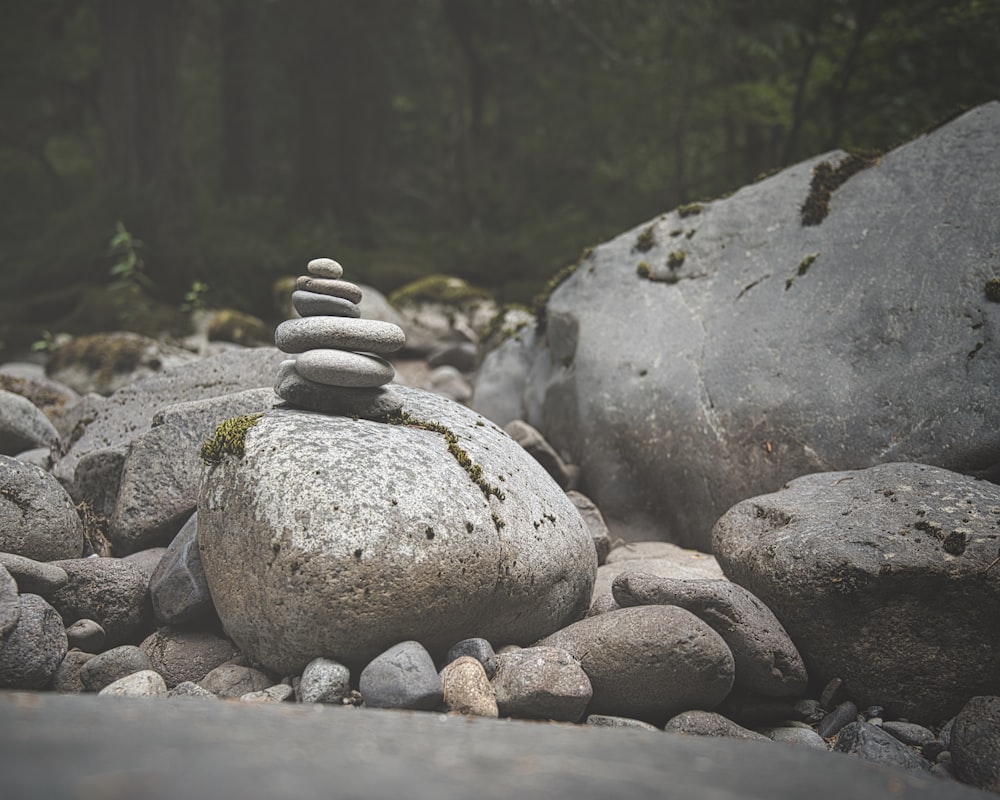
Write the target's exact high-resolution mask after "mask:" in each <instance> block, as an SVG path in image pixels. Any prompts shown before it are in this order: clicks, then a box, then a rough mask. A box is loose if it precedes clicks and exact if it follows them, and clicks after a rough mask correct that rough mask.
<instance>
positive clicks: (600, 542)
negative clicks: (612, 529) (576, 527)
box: [566, 489, 611, 566]
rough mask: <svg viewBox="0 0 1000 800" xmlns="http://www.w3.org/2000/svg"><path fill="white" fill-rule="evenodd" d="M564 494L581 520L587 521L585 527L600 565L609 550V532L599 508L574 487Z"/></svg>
mask: <svg viewBox="0 0 1000 800" xmlns="http://www.w3.org/2000/svg"><path fill="white" fill-rule="evenodd" d="M566 496H567V497H568V498H569V499H570V500H572V501H573V505H575V506H576V510H577V511H579V512H580V516H581V517H583V521H584V522H586V523H587V529H588V530H589V531H590V535H591V536H592V537H593V539H594V548H595V549H596V550H597V566H601V565H602V564H604V562H605V561H606V560H607V558H608V553H610V552H611V534H610V533H609V531H608V526H607V523H606V522H605V521H604V516H603V515H602V514H601V511H600V509H599V508H598V507H597V506H595V505H594V501H593V500H591V499H590V498H589V497H587V496H586V495H584V494H580V492H578V491H576V490H575V489H570V490H569V491H568V492H566Z"/></svg>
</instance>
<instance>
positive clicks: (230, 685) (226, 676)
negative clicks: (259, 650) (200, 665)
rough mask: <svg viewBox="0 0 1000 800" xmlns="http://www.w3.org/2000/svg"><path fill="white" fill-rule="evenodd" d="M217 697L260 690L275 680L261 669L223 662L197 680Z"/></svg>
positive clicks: (233, 695)
mask: <svg viewBox="0 0 1000 800" xmlns="http://www.w3.org/2000/svg"><path fill="white" fill-rule="evenodd" d="M197 683H198V685H199V686H201V688H202V689H206V690H208V691H210V692H211V693H212V694H214V695H215V696H216V697H231V698H238V697H242V696H243V695H245V694H249V693H250V692H259V691H260V690H261V689H266V688H267V687H268V686H273V685H274V681H273V680H271V679H270V678H269V677H268V676H267V675H265V674H264V673H263V672H261V671H260V670H259V669H254V668H253V667H241V666H239V665H238V664H221V665H219V666H218V667H216V668H215V669H213V670H211V671H210V672H209V673H208V674H207V675H205V677H204V678H202V679H201V680H200V681H198V682H197Z"/></svg>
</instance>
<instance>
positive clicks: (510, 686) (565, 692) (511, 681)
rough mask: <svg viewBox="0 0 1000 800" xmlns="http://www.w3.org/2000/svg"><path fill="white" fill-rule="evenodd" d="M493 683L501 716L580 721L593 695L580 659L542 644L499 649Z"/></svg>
mask: <svg viewBox="0 0 1000 800" xmlns="http://www.w3.org/2000/svg"><path fill="white" fill-rule="evenodd" d="M492 684H493V692H494V695H495V696H496V702H497V710H498V712H499V714H500V716H501V717H520V718H522V719H551V720H556V721H559V722H579V721H580V719H582V718H583V715H584V712H585V711H586V710H587V705H588V703H589V702H590V699H591V697H592V696H593V687H592V686H591V685H590V679H589V678H588V677H587V673H586V672H585V671H584V670H583V668H582V667H581V666H580V662H579V661H578V660H577V659H575V658H574V657H573V656H571V655H570V654H569V653H568V652H566V650H564V649H563V648H561V647H549V646H545V645H542V646H539V647H525V648H523V649H521V650H517V651H515V652H511V653H502V654H501V655H500V657H499V664H498V666H497V673H496V675H495V676H494V677H493V681H492Z"/></svg>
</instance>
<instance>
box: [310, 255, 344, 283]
mask: <svg viewBox="0 0 1000 800" xmlns="http://www.w3.org/2000/svg"><path fill="white" fill-rule="evenodd" d="M306 269H307V270H309V274H310V275H315V276H316V277H317V278H335V279H336V278H339V277H340V276H341V275H343V274H344V268H343V267H342V266H340V264H338V263H337V262H336V261H334V260H333V259H332V258H314V259H313V260H312V261H310V262H309V263H308V264H307V265H306Z"/></svg>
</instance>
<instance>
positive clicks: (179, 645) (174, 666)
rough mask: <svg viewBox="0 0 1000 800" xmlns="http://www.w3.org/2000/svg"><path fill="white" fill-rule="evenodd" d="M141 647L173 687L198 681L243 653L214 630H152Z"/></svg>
mask: <svg viewBox="0 0 1000 800" xmlns="http://www.w3.org/2000/svg"><path fill="white" fill-rule="evenodd" d="M139 648H140V649H141V650H142V651H143V652H144V653H145V654H146V655H147V656H148V658H149V662H150V664H151V665H152V668H153V669H155V670H156V671H157V672H159V673H160V674H161V675H162V676H163V680H164V681H166V684H167V686H168V687H170V688H173V687H174V686H177V685H179V684H181V683H185V682H187V681H191V682H195V683H197V682H198V681H200V680H202V679H203V678H205V676H207V675H208V673H210V672H211V671H212V670H214V669H215V668H216V667H220V666H222V665H223V664H225V663H226V662H228V661H229V660H230V659H232V658H234V657H235V656H237V655H239V650H237V649H236V645H234V644H233V643H232V642H231V641H229V639H226V638H224V637H222V636H218V635H216V634H214V633H211V632H210V631H183V630H176V629H174V628H160V629H159V630H157V631H155V632H154V633H151V634H150V635H149V636H147V637H146V638H145V639H143V641H142V644H140V645H139ZM248 691H253V690H248Z"/></svg>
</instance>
